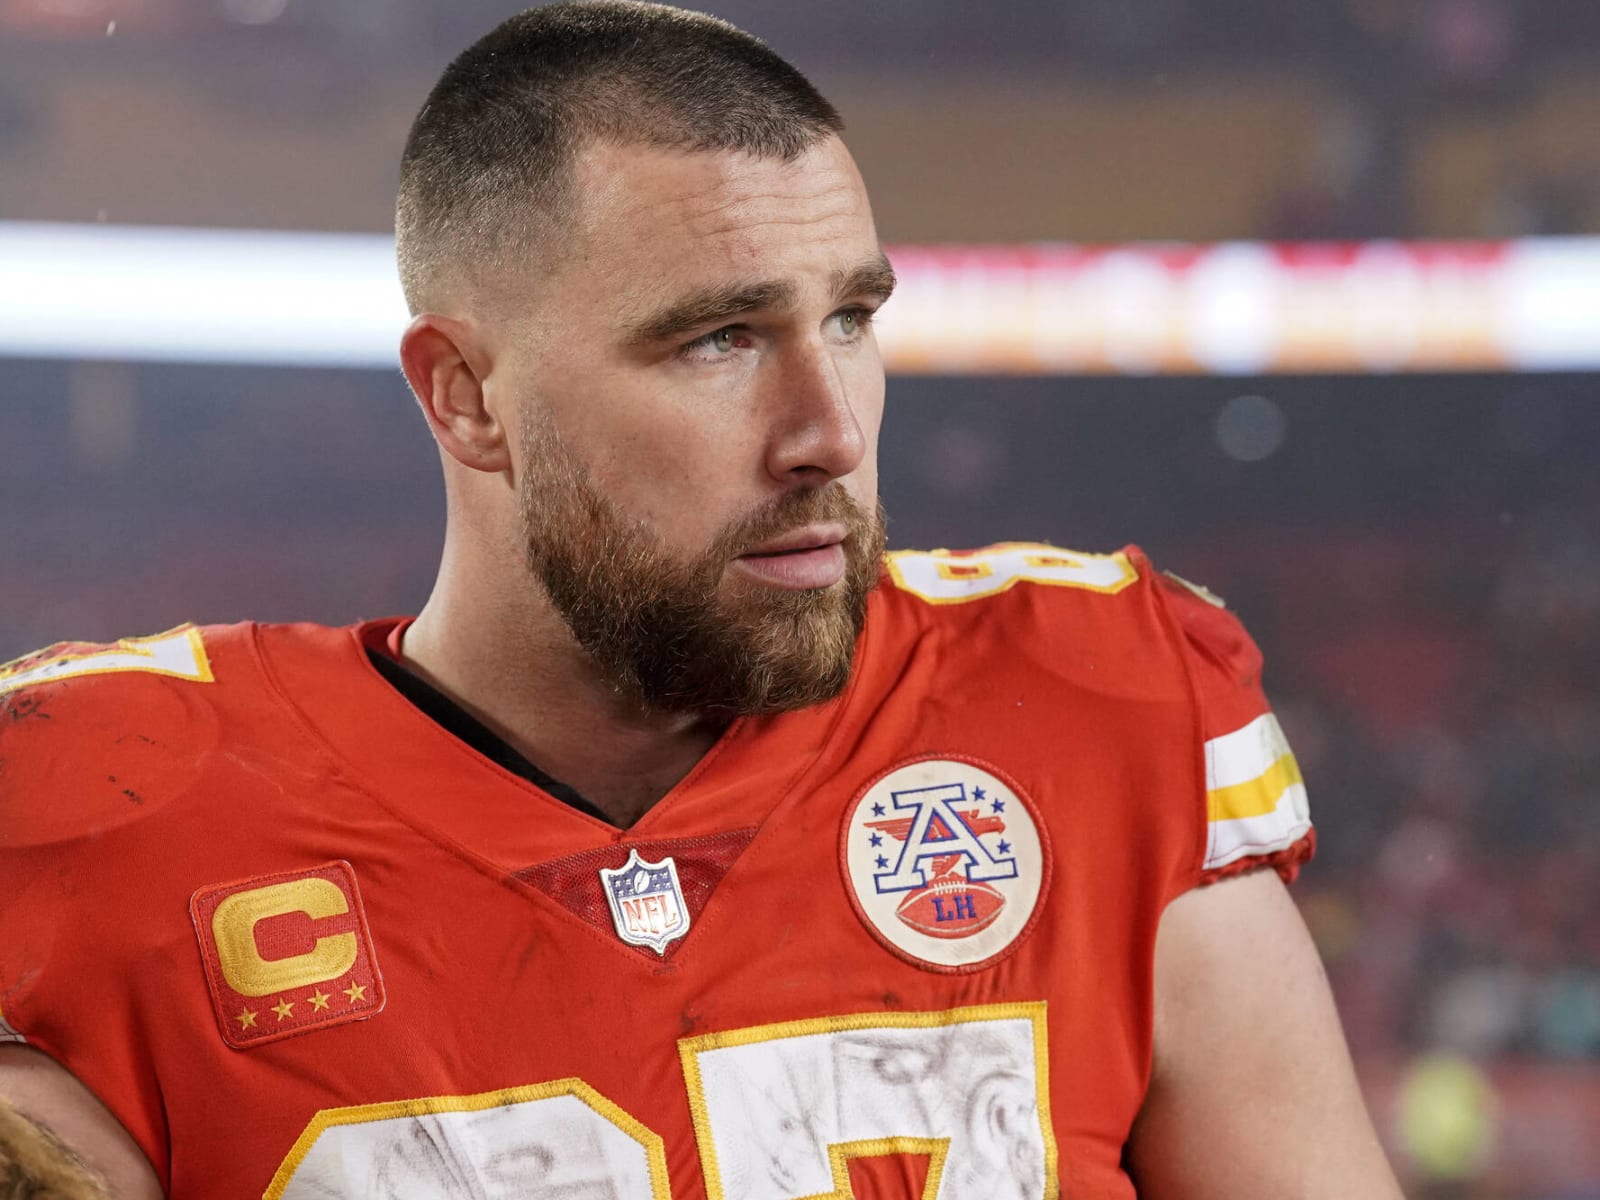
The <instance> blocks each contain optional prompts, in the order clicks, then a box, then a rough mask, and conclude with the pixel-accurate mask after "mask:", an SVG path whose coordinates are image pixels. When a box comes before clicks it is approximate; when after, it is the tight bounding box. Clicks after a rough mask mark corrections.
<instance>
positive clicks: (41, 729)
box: [0, 625, 217, 848]
mask: <svg viewBox="0 0 1600 1200" xmlns="http://www.w3.org/2000/svg"><path fill="white" fill-rule="evenodd" d="M180 681H181V682H180ZM213 682H214V680H213V676H212V672H211V661H210V657H209V655H208V653H207V649H206V643H205V639H204V637H203V636H202V632H201V631H200V630H199V629H197V628H195V627H194V626H190V625H185V626H181V627H179V628H177V629H174V630H170V631H169V632H167V633H163V634H157V635H154V636H152V637H143V638H124V639H122V640H120V641H117V642H112V643H108V644H105V645H94V644H87V643H78V642H63V643H59V644H57V645H55V646H50V647H48V648H46V649H44V650H41V651H39V652H37V653H35V654H31V655H28V656H26V657H24V658H21V659H18V660H16V661H15V662H12V663H8V664H6V665H5V666H4V667H0V814H3V816H0V848H7V847H11V848H15V847H18V846H26V845H40V844H45V843H50V842H57V841H62V840H67V839H71V838H75V837H81V836H94V835H97V834H100V833H103V832H105V831H106V830H107V829H110V828H112V827H114V826H118V825H122V824H125V823H127V822H129V821H133V820H137V819H138V818H140V817H142V816H148V815H149V814H150V813H151V812H153V811H155V810H156V809H158V808H159V807H161V806H162V805H163V804H165V803H166V802H167V801H169V800H171V799H172V798H174V797H175V796H176V795H178V794H180V793H181V792H182V791H183V790H184V789H185V788H187V787H188V786H189V784H190V783H191V782H192V780H193V779H194V777H195V776H196V775H197V773H198V770H199V763H200V761H201V759H202V758H203V756H204V754H205V753H206V752H207V751H208V750H209V749H210V748H211V747H212V746H213V745H214V744H215V742H216V736H217V734H216V730H217V719H216V716H215V713H214V712H213V710H212V707H211V705H210V704H209V703H207V702H206V700H205V699H202V698H201V697H200V696H199V695H197V694H196V693H195V691H194V690H193V688H194V685H208V684H212V683H213ZM204 690H205V691H207V692H209V690H210V689H209V687H207V688H205V689H204Z"/></svg>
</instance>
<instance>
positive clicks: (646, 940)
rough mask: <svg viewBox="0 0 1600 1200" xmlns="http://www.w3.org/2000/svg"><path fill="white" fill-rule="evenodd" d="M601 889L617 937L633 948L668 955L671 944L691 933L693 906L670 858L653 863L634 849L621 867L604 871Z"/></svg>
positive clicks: (676, 866)
mask: <svg viewBox="0 0 1600 1200" xmlns="http://www.w3.org/2000/svg"><path fill="white" fill-rule="evenodd" d="M600 887H601V888H602V890H604V892H605V894H606V903H607V904H609V905H610V906H611V921H612V923H613V924H614V925H616V927H617V936H618V937H619V938H621V939H622V940H623V941H625V942H627V943H628V944H629V945H630V946H648V947H650V949H652V950H654V951H655V952H656V953H657V954H661V955H665V954H666V952H667V945H668V943H670V942H674V941H677V939H679V938H681V937H682V936H683V935H684V934H686V933H688V932H689V906H688V905H687V904H685V903H684V902H683V889H682V888H681V887H679V886H678V864H677V863H675V862H673V861H672V857H671V856H670V855H669V856H667V857H666V858H664V859H662V860H661V861H660V862H649V861H647V860H645V859H642V858H640V857H639V850H638V848H637V847H634V848H633V849H631V850H629V852H628V861H627V862H625V863H623V864H622V865H621V866H620V867H618V868H616V869H615V870H608V869H607V868H605V867H601V868H600Z"/></svg>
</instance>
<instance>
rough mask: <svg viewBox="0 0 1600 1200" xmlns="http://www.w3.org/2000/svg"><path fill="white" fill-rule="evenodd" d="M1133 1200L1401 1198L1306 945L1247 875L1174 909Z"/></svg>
mask: <svg viewBox="0 0 1600 1200" xmlns="http://www.w3.org/2000/svg"><path fill="white" fill-rule="evenodd" d="M1130 1151H1131V1159H1132V1169H1133V1174H1134V1179H1135V1182H1136V1183H1137V1185H1138V1189H1139V1195H1140V1196H1141V1197H1143V1198H1145V1200H1324V1198H1326V1200H1401V1193H1400V1188H1399V1185H1398V1184H1397V1183H1396V1182H1395V1178H1394V1174H1393V1172H1392V1171H1391V1170H1390V1168H1389V1164H1388V1161H1387V1160H1386V1159H1385V1157H1384V1154H1383V1150H1382V1148H1381V1147H1380V1146H1379V1144H1378V1137H1377V1134H1376V1132H1375V1131H1374V1130H1373V1127H1372V1122H1371V1119H1370V1118H1369V1117H1368V1115H1367V1111H1366V1106H1365V1104H1364V1103H1363V1101H1362V1098H1361V1092H1360V1090H1359V1088H1358V1087H1357V1084H1356V1077H1355V1071H1354V1068H1353V1067H1352V1065H1351V1062H1350V1052H1349V1050H1348V1049H1347V1048H1346V1046H1345V1041H1344V1033H1343V1031H1342V1030H1341V1029H1340V1027H1339V1018H1338V1015H1337V1014H1336V1013H1335V1011H1334V1007H1333V997H1332V995H1331V994H1330V992H1329V990H1328V982H1327V977H1326V976H1325V975H1324V974H1323V970H1322V963H1321V961H1320V960H1319V959H1318V957H1317V952H1316V948H1315V947H1314V946H1313V945H1312V943H1311V938H1310V936H1309V934H1308V933H1307V932H1306V927H1305V923H1304V922H1303V921H1302V920H1301V919H1300V914H1299V912H1298V911H1297V910H1296V909H1295V906H1294V903H1293V902H1292V901H1291V900H1290V899H1289V894H1288V891H1287V889H1286V888H1285V887H1284V886H1283V884H1282V883H1281V882H1280V881H1279V879H1278V877H1277V875H1276V874H1274V873H1273V872H1272V871H1270V870H1262V871H1256V872H1254V873H1252V874H1249V875H1244V876H1241V877H1239V878H1236V879H1229V880H1224V881H1222V882H1220V883H1216V884H1213V885H1211V886H1209V887H1202V888H1196V889H1195V890H1193V891H1191V892H1188V893H1185V894H1184V895H1182V896H1180V897H1178V899H1176V900H1174V901H1173V902H1172V903H1171V904H1170V905H1169V906H1168V908H1167V911H1166V913H1165V914H1164V915H1163V916H1162V919H1161V927H1160V930H1159V931H1158V933H1157V935H1156V962H1155V1056H1154V1063H1153V1066H1152V1072H1151V1080H1150V1090H1149V1093H1148V1095H1147V1096H1146V1098H1145V1104H1144V1108H1143V1110H1142V1111H1141V1113H1140V1116H1139V1119H1138V1121H1137V1123H1136V1124H1135V1126H1134V1130H1133V1136H1132V1141H1131V1146H1130Z"/></svg>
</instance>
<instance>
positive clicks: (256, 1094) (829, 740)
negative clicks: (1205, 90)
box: [0, 0, 1398, 1200]
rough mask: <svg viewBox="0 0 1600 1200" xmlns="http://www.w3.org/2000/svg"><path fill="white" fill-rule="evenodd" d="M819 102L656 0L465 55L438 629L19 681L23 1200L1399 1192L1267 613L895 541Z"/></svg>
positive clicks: (427, 358) (15, 674)
mask: <svg viewBox="0 0 1600 1200" xmlns="http://www.w3.org/2000/svg"><path fill="white" fill-rule="evenodd" d="M841 128H842V126H841V123H840V120H839V117H838V115H837V114H836V113H835V112H834V110H833V109H832V108H831V107H830V106H829V104H828V103H827V102H826V101H825V100H824V99H823V98H822V97H821V96H820V95H818V94H817V92H816V91H815V90H814V89H813V88H812V87H811V85H810V84H809V83H807V82H806V80H805V79H804V78H803V77H802V76H801V75H800V74H799V73H798V72H796V71H795V70H794V68H792V67H791V66H789V65H788V64H787V63H785V62H784V61H783V60H781V59H780V58H778V57H777V56H776V55H775V54H773V53H772V52H771V51H770V50H769V49H767V48H766V47H765V46H764V45H763V44H762V43H760V42H759V41H757V40H756V39H754V38H752V37H750V36H749V35H746V34H744V33H742V32H740V31H738V30H736V29H734V28H732V27H731V26H729V25H727V24H725V23H723V22H721V21H717V20H715V19H712V18H710V17H705V16H701V15H698V14H693V13H687V12H683V11H680V10H676V9H671V8H667V7H662V6H656V5H645V4H632V3H618V2H609V0H608V2H603V3H592V4H558V5H554V6H552V7H548V8H542V9H538V10H533V11H530V12H527V13H524V14H522V15H520V16H517V17H514V18H512V19H511V20H509V21H507V22H505V23H504V24H503V25H501V26H500V27H499V28H497V29H496V30H494V31H493V32H491V33H490V34H488V35H487V36H486V37H485V38H483V39H482V40H481V41H479V42H478V43H476V44H475V45H474V46H472V47H470V48H469V49H468V50H466V51H465V52H464V53H463V54H462V55H461V56H460V57H459V58H458V59H457V60H456V61H455V62H454V63H452V64H451V66H450V67H449V69H448V70H447V71H446V72H445V74H444V76H443V78H442V79H441V80H440V81H439V83H438V85H437V86H436V87H435V88H434V90H433V92H432V94H431V95H430V96H429V97H428V100H427V103H426V104H425V105H424V107H423V109H422V111H421V113H420V115H419V116H418V117H417V120H416V122H415V125H414V126H413V128H412V132H411V135H410V138H409V141H408V143H407V146H406V151H405V157H404V161H403V165H402V177H401V186H400V197H399V208H398V222H397V224H398V245H399V255H400V267H401V275H402V278H403V282H404V285H405V290H406V295H407V298H408V300H409V302H410V305H411V307H412V310H413V313H414V314H415V319H414V321H413V322H412V324H411V326H410V327H409V329H408V330H407V331H406V333H405V336H404V339H403V341H402V344H401V361H402V363H403V366H404V369H405V374H406V378H407V379H408V381H409V382H410V384H411V387H412V389H413V390H414V391H415V393H416V396H417V399H418V401H419V403H420V405H421V408H422V412H423V414H424V416H425V417H426V418H427V421H428V424H429V427H430V428H431V430H432V432H433V435H434V438H435V439H436V441H437V442H438V445H439V448H440V452H441V453H440V458H441V461H442V463H443V466H444V476H445V485H446V496H447V499H448V507H449V519H448V532H447V537H446V542H445V546H444V552H443V560H442V564H441V567H440V571H439V576H438V583H437V586H436V587H435V589H434V591H433V594H432V595H431V597H430V598H429V600H428V602H427V604H426V606H425V607H424V608H423V609H422V611H421V613H420V614H419V615H418V616H417V617H416V618H415V619H391V620H384V621H375V622H368V623H365V624H361V625H357V626H355V627H352V628H349V629H326V628H321V627H315V626H304V625H302V626H261V625H253V624H245V625H238V626H232V627H208V628H194V627H189V626H185V627H180V628H179V629H177V630H174V631H171V632H169V633H167V634H163V635H158V636H155V637H151V638H140V639H130V640H127V641H124V642H120V643H117V644H115V645H109V646H88V645H61V646H56V647H52V648H51V649H50V650H47V651H44V652H42V653H41V654H39V655H37V656H33V657H31V658H29V659H28V660H25V661H23V662H20V663H18V664H14V665H13V666H12V667H10V668H9V669H8V670H7V671H6V672H5V674H4V675H3V676H0V692H3V693H4V696H5V703H6V708H5V711H4V714H3V716H4V719H0V753H3V761H4V763H5V767H4V773H3V774H0V813H3V814H4V824H3V826H0V880H3V881H4V889H3V891H0V1022H3V1023H0V1040H4V1041H5V1042H6V1044H5V1045H0V1093H4V1094H5V1095H7V1096H8V1097H10V1100H11V1109H10V1110H8V1112H7V1113H6V1120H5V1121H4V1122H0V1135H3V1136H4V1138H5V1147H6V1154H7V1161H8V1164H9V1165H8V1169H9V1170H10V1171H11V1172H12V1181H13V1187H14V1190H13V1191H12V1192H11V1193H9V1194H19V1193H20V1194H22V1195H32V1194H40V1195H42V1194H50V1195H67V1194H71V1193H70V1192H69V1191H68V1190H67V1189H70V1188H77V1189H80V1191H79V1193H77V1194H93V1193H95V1192H97V1191H99V1190H101V1189H104V1190H106V1191H108V1192H109V1193H110V1194H112V1195H115V1196H119V1197H129V1198H141V1200H142V1198H144V1197H154V1196H160V1195H166V1196H171V1197H174V1198H181V1197H206V1198H208V1200H209V1198H215V1197H232V1196H266V1197H273V1198H277V1197H286V1198H304V1197H329V1198H353V1197H369V1196H371V1197H376V1196H404V1197H408V1198H410V1197H421V1198H429V1197H441V1198H442V1197H452V1198H454V1197H474V1198H479V1197H493V1198H500V1197H524V1196H551V1197H554V1196H558V1195H559V1196H584V1197H589V1196H594V1197H600V1196H619V1197H654V1198H655V1200H666V1198H667V1197H669V1196H675V1197H678V1198H679V1200H688V1198H691V1197H713V1198H716V1200H724V1198H726V1200H734V1198H738V1200H758V1198H759V1200H799V1198H801V1197H817V1196H835V1197H848V1196H855V1197H862V1198H863V1200H864V1198H866V1197H874V1198H878V1200H889V1198H894V1200H900V1198H911V1197H917V1196H922V1197H930V1198H931V1197H939V1198H940V1200H995V1198H1012V1197H1015V1198H1018V1200H1021V1198H1024V1197H1027V1198H1040V1197H1055V1196H1067V1197H1074V1198H1089V1197H1095V1198H1101V1197H1104V1198H1111V1197H1116V1198H1122V1200H1125V1198H1127V1197H1130V1196H1133V1195H1135V1194H1137V1195H1141V1196H1146V1197H1155V1198H1158V1200H1160V1198H1165V1197H1183V1198H1186V1200H1210V1198H1217V1200H1221V1198H1224V1197H1226V1198H1227V1200H1247V1198H1252V1197H1260V1198H1262V1200H1266V1198H1269V1197H1270V1198H1271V1200H1280V1198H1282V1197H1300V1198H1307V1200H1314V1198H1319V1197H1328V1198H1330V1200H1331V1198H1333V1197H1337V1198H1338V1200H1352V1198H1354V1197H1362V1198H1365V1197H1372V1198H1380V1197H1394V1196H1396V1195H1397V1194H1398V1193H1397V1191H1396V1188H1395V1186H1394V1181H1393V1179H1392V1177H1391V1175H1390V1173H1389V1170H1388V1167H1387V1165H1386V1164H1385V1162H1384V1159H1383V1156H1382V1154H1381V1152H1380V1150H1379V1149H1378V1147H1377V1142H1376V1139H1375V1137H1374V1135H1373V1132H1372V1129H1371V1126H1370V1123H1369V1122H1368V1119H1367V1117H1366V1114H1365V1112H1364V1110H1363V1107H1362V1103H1361V1100H1360V1097H1359V1094H1358V1091H1357V1088H1356V1085H1355V1082H1354V1076H1353V1073H1352V1071H1351V1068H1350V1063H1349V1059H1348V1055H1347V1053H1346V1051H1345V1049H1344V1044H1343V1040H1342V1037H1341V1034H1340V1032H1339V1028H1338V1023H1337V1019H1336V1017H1335V1015H1334V1013H1333V1010H1332V1006H1331V1003H1330V1000H1329V996H1328V991H1327V987H1326V984H1325V982H1324V980H1323V977H1322V975H1321V973H1320V969H1319V966H1318V963H1317V959H1316V955H1315V953H1314V952H1313V950H1312V948H1311V946H1310V944H1309V940H1308V939H1307V937H1306V935H1305V930H1304V928H1303V926H1302V925H1301V923H1300V921H1299V919H1298V917H1297V916H1296V914H1295V910H1294V908H1293V906H1292V904H1291V903H1290V902H1289V901H1288V899H1287V894H1286V892H1285V889H1284V887H1283V884H1282V883H1281V882H1280V878H1282V879H1288V878H1291V877H1292V876H1293V875H1294V873H1295V871H1296V870H1297V868H1298V866H1299V864H1300V863H1301V862H1303V861H1304V859H1305V858H1306V857H1307V856H1308V855H1309V854H1310V851H1311V845H1312V834H1311V828H1310V823H1309V819H1308V817H1307V815H1306V808H1305V792H1304V787H1303V784H1302V783H1301V781H1300V778H1299V773H1298V771H1297V769H1296V768H1295V765H1294V759H1293V756H1292V755H1291V754H1290V753H1289V752H1288V748H1287V746H1286V745H1285V744H1284V742H1283V739H1282V735H1281V732H1280V731H1279V729H1278V726H1277V723H1276V721H1275V719H1274V718H1273V717H1272V715H1271V713H1270V711H1269V710H1268V708H1267V706H1266V702H1265V700H1264V699H1263V698H1262V695H1261V692H1260V689H1259V684H1258V675H1259V659H1258V656H1257V655H1256V652H1255V650H1254V647H1253V646H1252V645H1251V643H1250V641H1249V639H1248V638H1247V637H1246V636H1245V634H1244V633H1243V631H1242V630H1241V629H1240V628H1239V626H1238V625H1237V624H1236V623H1235V622H1234V621H1233V620H1232V618H1231V617H1230V616H1229V615H1228V614H1227V613H1226V612H1225V611H1223V610H1222V609H1221V608H1220V607H1218V606H1217V605H1216V604H1215V603H1213V601H1212V599H1210V598H1208V597H1207V596H1206V595H1204V594H1202V593H1200V592H1199V591H1197V590H1195V589H1191V588H1189V587H1188V586H1186V585H1183V584H1182V583H1181V582H1179V581H1175V580H1173V579H1171V578H1167V577H1163V576H1161V575H1159V574H1157V573H1155V572H1153V571H1152V570H1151V568H1150V565H1149V563H1148V562H1147V561H1146V560H1145V559H1144V557H1143V556H1142V555H1141V554H1140V553H1139V552H1138V551H1136V550H1133V549H1129V550H1127V551H1124V552H1122V553H1118V554H1111V555H1093V554H1079V553H1075V552H1069V551H1063V550H1059V549H1056V548H1053V547H1049V546H1042V545H1028V544H1005V545H1000V546H994V547H989V548H987V549H985V550H980V551H975V552H969V553H961V554H952V553H947V552H942V551H939V552H933V553H916V552H902V553H898V554H891V555H887V556H885V555H884V553H883V549H884V523H883V517H882V515H881V513H880V511H879V508H878V502H877V476H876V455H877V441H878V430H879V424H880V418H881V416H882V411H883V399H884V376H883V369H882V366H881V363H880V360H879V356H878V352H877V348H876V345H875V343H874V340H873V333H872V318H873V314H874V313H875V312H876V311H877V309H878V308H879V306H880V305H882V304H883V303H884V301H885V300H886V299H887V298H888V296H889V293H890V291H891V289H892V287H893V284H894V275H893V271H892V270H891V268H890V265H889V263H888V261H887V260H886V259H885V257H884V255H883V252H882V250H881V248H880V246H879V243H878V239H877V235H876V232H875V230H874V228H873V222H872V216H871V212H870V209H869V206H868V202H867V196H866V192H865V190H864V188H863V186H862V183H861V179H860V177H859V175H858V173H857V171H856V167H855V164H854V163H853V162H852V160H851V157H850V154H849V152H848V151H847V150H846V148H845V144H844V142H843V141H842V140H841V137H840V130H841ZM74 1181H75V1182H74ZM29 1188H32V1189H34V1190H33V1191H31V1192H30V1191H29V1190H28V1189H29ZM47 1189H55V1190H53V1191H47Z"/></svg>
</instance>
